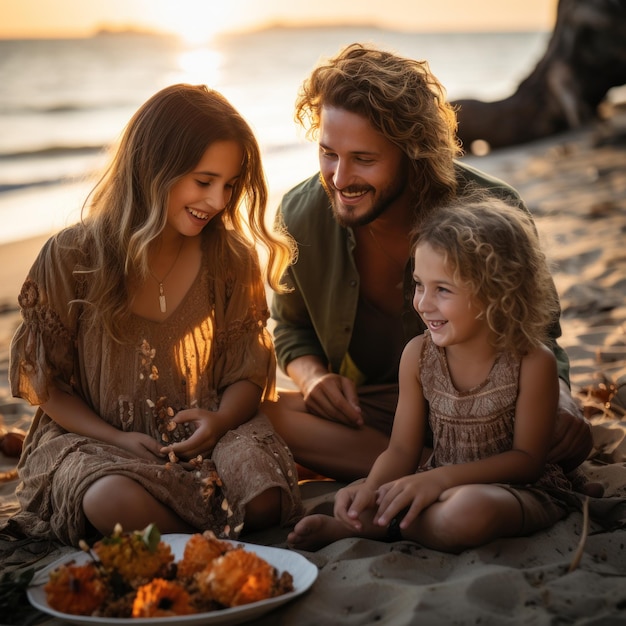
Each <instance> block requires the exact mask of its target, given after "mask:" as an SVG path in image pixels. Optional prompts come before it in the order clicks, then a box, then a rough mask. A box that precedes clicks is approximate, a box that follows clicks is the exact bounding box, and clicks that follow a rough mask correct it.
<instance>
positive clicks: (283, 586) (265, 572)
mask: <svg viewBox="0 0 626 626" xmlns="http://www.w3.org/2000/svg"><path fill="white" fill-rule="evenodd" d="M196 582H197V584H198V587H199V588H200V590H201V592H203V593H205V594H207V595H208V596H210V597H211V598H213V599H214V600H215V601H216V602H219V603H220V604H222V605H223V606H225V607H233V606H241V605H243V604H250V603H251V602H258V601H259V600H267V599H268V598H273V597H275V596H278V595H282V594H283V593H286V592H287V591H291V590H293V580H292V578H291V575H290V574H283V576H280V577H279V576H278V572H277V571H276V569H275V568H274V567H273V566H272V565H270V564H269V563H268V562H267V561H265V560H264V559H262V558H261V557H259V556H258V555H256V554H254V553H253V552H246V551H245V550H243V549H236V550H231V551H229V552H227V553H226V554H224V555H223V556H220V557H218V558H217V559H214V560H213V561H212V562H211V563H210V564H209V565H208V566H207V567H206V568H205V569H204V570H202V571H201V572H199V573H198V574H196Z"/></svg>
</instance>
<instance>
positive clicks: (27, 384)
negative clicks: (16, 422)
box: [9, 240, 75, 405]
mask: <svg viewBox="0 0 626 626" xmlns="http://www.w3.org/2000/svg"><path fill="white" fill-rule="evenodd" d="M64 256H66V255H64V254H62V253H61V251H60V249H59V247H58V246H57V244H56V243H55V242H54V240H50V241H49V242H48V243H47V244H46V245H45V246H44V248H43V249H42V251H41V253H40V254H39V256H38V258H37V260H36V261H35V263H34V264H33V266H32V268H31V270H30V272H29V274H28V277H27V278H26V281H25V282H24V285H23V286H22V290H21V292H20V294H19V297H18V303H19V306H20V309H21V314H22V322H21V324H20V326H19V327H18V329H17V331H16V332H15V335H14V336H13V340H12V342H11V364H10V374H9V378H10V384H11V391H12V394H13V395H14V396H16V397H20V398H24V399H25V400H27V401H28V402H30V403H31V404H33V405H38V404H41V403H43V402H45V401H46V400H47V399H48V388H49V386H50V384H51V383H53V382H54V384H55V385H56V386H57V387H59V388H61V389H63V388H65V389H69V388H71V385H72V373H73V361H74V334H75V331H74V330H73V329H72V327H73V325H74V323H75V322H72V319H73V318H74V316H72V315H71V314H70V308H71V307H70V304H69V303H70V301H71V300H72V299H73V298H74V297H75V294H74V293H73V291H72V290H71V285H73V284H74V282H73V279H72V267H71V261H69V259H64V258H63V257H64ZM65 274H69V276H68V275H65Z"/></svg>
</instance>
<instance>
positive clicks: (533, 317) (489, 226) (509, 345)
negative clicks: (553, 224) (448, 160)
mask: <svg viewBox="0 0 626 626" xmlns="http://www.w3.org/2000/svg"><path fill="white" fill-rule="evenodd" d="M424 243H428V244H430V245H431V246H432V247H433V248H434V249H435V250H437V251H438V252H441V253H443V255H444V258H445V263H446V265H447V267H448V268H449V269H450V271H451V272H452V275H453V277H454V279H455V281H458V282H459V283H460V284H462V285H464V286H465V287H466V288H467V289H469V291H470V292H471V293H472V295H473V296H474V298H475V300H476V302H477V303H478V304H479V306H481V307H482V309H483V314H484V317H485V319H486V321H487V324H488V325H489V328H490V330H491V331H492V337H493V339H492V343H493V345H494V347H496V348H497V349H498V350H502V351H504V350H506V351H511V352H513V353H515V354H517V355H524V354H527V353H528V352H529V351H530V350H532V349H533V348H536V347H537V346H538V345H539V344H541V343H547V342H548V328H549V327H550V325H551V324H553V323H554V321H555V320H556V319H558V317H559V314H560V305H559V301H558V296H557V293H556V290H555V287H554V282H553V280H552V276H551V274H550V267H549V264H548V261H547V258H546V255H545V254H544V252H543V250H542V248H541V244H540V240H539V236H538V234H537V231H536V228H535V225H534V223H533V221H532V217H531V216H530V214H529V213H528V212H527V211H524V210H523V209H520V208H518V207H514V206H511V205H509V204H507V203H506V202H504V201H503V200H500V199H498V198H495V197H493V196H489V195H487V194H480V195H473V196H470V197H469V198H459V199H457V200H454V201H453V202H451V203H449V204H447V205H445V206H442V207H438V208H437V210H436V211H435V212H434V213H432V214H431V215H430V216H429V217H428V218H426V219H425V220H424V221H423V222H421V223H420V224H419V227H418V228H416V230H415V233H414V248H415V247H417V246H418V245H420V244H424ZM415 271H416V272H417V274H418V275H419V268H417V267H416V269H415Z"/></svg>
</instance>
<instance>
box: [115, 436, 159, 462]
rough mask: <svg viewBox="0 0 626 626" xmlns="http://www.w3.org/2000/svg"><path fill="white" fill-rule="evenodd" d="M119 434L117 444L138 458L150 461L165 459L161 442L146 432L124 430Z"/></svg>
mask: <svg viewBox="0 0 626 626" xmlns="http://www.w3.org/2000/svg"><path fill="white" fill-rule="evenodd" d="M119 433H120V434H119V436H118V437H117V438H116V440H115V445H116V446H117V447H118V448H122V449H123V450H126V451H127V452H130V453H131V454H134V455H135V456H136V457H137V458H140V459H146V460H148V461H154V460H159V461H163V460H164V457H165V456H166V455H165V454H164V453H163V452H162V451H161V444H160V443H159V442H158V441H157V440H156V439H153V438H152V437H150V435H146V434H145V433H135V432H124V431H119Z"/></svg>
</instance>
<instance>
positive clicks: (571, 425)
mask: <svg viewBox="0 0 626 626" xmlns="http://www.w3.org/2000/svg"><path fill="white" fill-rule="evenodd" d="M592 448H593V437H592V435H591V426H590V424H589V422H588V421H587V420H586V419H585V418H584V416H583V413H582V410H581V408H580V406H579V404H578V403H577V402H576V400H575V399H574V398H573V397H572V394H571V392H570V390H569V388H568V387H567V385H566V383H565V381H563V380H561V381H560V394H559V409H558V413H557V419H556V425H555V428H554V435H553V438H552V445H551V447H550V451H549V452H548V461H549V462H550V463H558V464H559V465H561V467H562V468H563V469H564V470H565V471H566V472H570V471H572V470H573V469H575V468H576V467H578V466H579V465H580V464H581V463H582V462H583V461H584V460H585V459H586V458H587V457H588V456H589V453H590V452H591V450H592Z"/></svg>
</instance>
